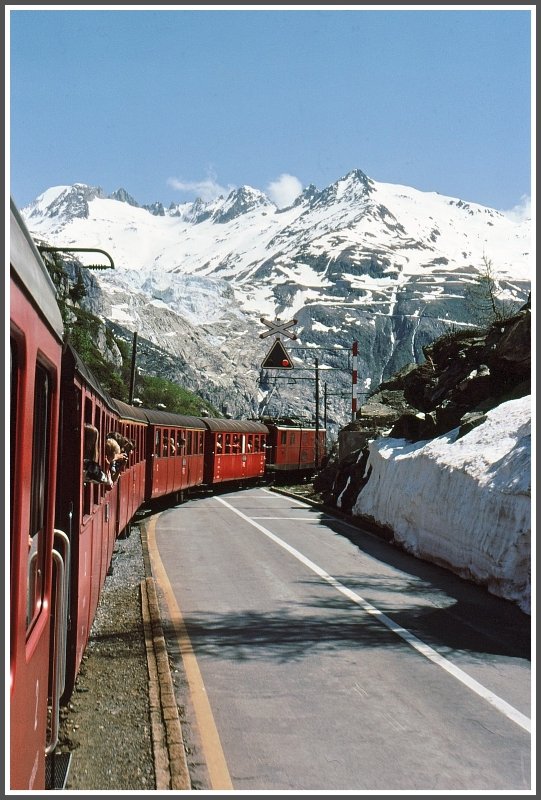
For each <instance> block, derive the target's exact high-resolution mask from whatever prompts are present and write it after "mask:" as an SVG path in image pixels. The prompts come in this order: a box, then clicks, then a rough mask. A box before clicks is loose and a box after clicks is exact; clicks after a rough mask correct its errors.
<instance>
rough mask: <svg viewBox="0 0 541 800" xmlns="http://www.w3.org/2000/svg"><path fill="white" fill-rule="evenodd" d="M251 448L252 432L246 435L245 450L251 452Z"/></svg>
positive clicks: (252, 442) (252, 445)
mask: <svg viewBox="0 0 541 800" xmlns="http://www.w3.org/2000/svg"><path fill="white" fill-rule="evenodd" d="M253 449H254V434H253V433H249V434H248V436H247V442H246V450H247V452H248V453H251V452H252V450H253Z"/></svg>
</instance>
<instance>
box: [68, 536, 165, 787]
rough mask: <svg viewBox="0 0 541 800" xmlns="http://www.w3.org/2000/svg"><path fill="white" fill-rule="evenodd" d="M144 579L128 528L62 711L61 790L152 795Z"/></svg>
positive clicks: (153, 746) (136, 542)
mask: <svg viewBox="0 0 541 800" xmlns="http://www.w3.org/2000/svg"><path fill="white" fill-rule="evenodd" d="M145 579H146V571H145V561H144V555H143V547H142V542H141V529H140V527H139V525H135V526H132V529H131V534H130V536H128V537H127V538H124V539H118V540H117V542H116V544H115V550H114V554H113V561H112V570H110V574H109V575H108V576H107V577H106V579H105V584H104V589H103V594H102V597H101V599H100V603H99V606H98V609H97V615H96V619H95V621H94V625H93V626H92V629H91V632H90V638H89V642H88V646H87V648H86V652H85V655H84V656H83V661H82V664H81V670H80V674H79V676H78V679H77V682H76V686H75V691H74V692H73V695H72V697H71V699H70V702H69V704H68V706H67V707H65V708H62V709H61V726H60V742H59V743H60V747H59V751H60V752H64V753H66V752H71V754H72V755H71V763H70V767H69V771H68V776H67V781H66V786H65V788H66V790H92V789H94V790H152V789H156V788H157V781H158V784H159V780H160V775H159V774H158V775H157V774H156V770H155V762H156V754H157V753H158V755H159V754H160V752H161V751H160V749H159V746H158V748H157V745H159V742H157V741H156V735H155V731H153V719H152V715H151V702H152V698H151V694H150V691H149V688H150V686H151V683H149V660H148V657H147V639H148V631H147V634H145V621H144V618H143V607H144V606H143V603H144V601H145V599H146V598H145V595H146V591H145V587H146V582H145ZM151 649H152V648H151ZM159 762H160V759H158V762H157V763H158V767H159Z"/></svg>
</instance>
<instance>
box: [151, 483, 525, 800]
mask: <svg viewBox="0 0 541 800" xmlns="http://www.w3.org/2000/svg"><path fill="white" fill-rule="evenodd" d="M149 548H150V555H151V561H152V569H153V574H154V575H155V577H156V579H157V582H158V586H159V591H160V593H161V596H162V601H161V605H162V606H163V612H162V616H163V618H164V627H165V628H166V630H167V631H168V634H167V639H168V650H169V653H170V659H171V660H172V662H173V670H174V675H175V676H176V683H177V685H178V686H179V687H180V692H181V702H182V703H183V705H184V712H185V721H184V725H185V730H186V731H187V734H186V735H187V737H188V745H187V746H188V748H189V756H190V757H189V762H190V764H191V769H192V770H193V776H192V780H193V784H194V786H196V787H197V788H200V789H207V790H238V791H242V790H244V791H253V790H262V791H263V790H266V791H302V790H312V791H340V790H342V791H366V792H369V791H380V792H383V791H404V792H407V791H410V792H414V791H416V790H418V791H422V790H425V791H430V790H432V791H438V792H444V791H461V792H466V791H483V790H484V791H489V790H492V791H498V790H500V791H522V792H527V791H528V790H529V789H531V784H532V779H531V733H530V727H531V725H530V713H531V688H530V687H531V682H530V675H531V669H530V668H531V664H530V618H529V617H528V616H527V615H525V614H523V613H522V612H521V611H520V610H519V609H518V608H517V607H516V606H514V604H512V603H509V602H508V601H504V600H501V599H500V598H496V597H493V596H491V595H489V594H488V593H487V592H486V591H485V590H484V589H483V588H481V587H478V586H475V585H473V584H470V583H468V582H467V581H463V580H461V579H460V578H458V577H457V576H455V575H453V574H451V573H449V572H448V571H446V570H444V569H442V568H440V567H438V566H436V565H433V564H429V563H426V562H423V561H421V560H419V559H416V558H414V557H413V556H410V555H408V554H406V553H404V552H402V551H400V550H398V549H396V548H395V547H393V546H392V545H390V544H388V543H386V542H384V541H382V540H380V539H378V538H377V537H376V536H374V535H372V534H370V533H367V532H363V531H359V530H358V529H357V528H355V527H354V526H352V525H349V524H348V523H347V522H345V521H343V520H339V519H336V518H333V517H330V516H328V515H327V514H325V513H323V512H322V511H321V510H318V509H316V508H314V507H313V506H309V505H306V504H305V503H303V502H300V501H299V500H296V499H293V498H291V497H287V496H284V495H281V494H278V493H275V492H272V491H270V490H269V489H265V488H254V489H249V490H242V491H237V492H230V493H227V494H221V495H214V496H212V497H211V496H207V497H201V498H197V499H194V500H190V501H189V502H186V503H184V504H181V505H178V506H176V507H174V508H171V509H168V510H166V511H163V512H161V513H160V514H158V515H156V516H155V517H153V519H152V523H151V525H150V526H149Z"/></svg>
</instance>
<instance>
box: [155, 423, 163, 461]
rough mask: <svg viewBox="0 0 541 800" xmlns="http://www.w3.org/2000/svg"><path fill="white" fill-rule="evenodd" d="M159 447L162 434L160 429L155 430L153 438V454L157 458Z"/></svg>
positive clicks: (159, 451)
mask: <svg viewBox="0 0 541 800" xmlns="http://www.w3.org/2000/svg"><path fill="white" fill-rule="evenodd" d="M161 445H162V432H161V430H160V428H156V432H155V438H154V453H155V455H157V456H159V455H160V453H161Z"/></svg>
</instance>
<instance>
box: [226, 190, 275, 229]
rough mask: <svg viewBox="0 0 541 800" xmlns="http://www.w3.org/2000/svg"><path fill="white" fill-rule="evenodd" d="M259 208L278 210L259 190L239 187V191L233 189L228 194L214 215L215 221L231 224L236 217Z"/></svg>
mask: <svg viewBox="0 0 541 800" xmlns="http://www.w3.org/2000/svg"><path fill="white" fill-rule="evenodd" d="M258 208H269V209H272V210H273V211H275V210H276V206H275V205H274V203H272V202H271V201H270V200H269V198H268V197H267V195H266V194H264V193H263V192H261V191H260V190H259V189H253V188H252V187H251V186H239V188H238V189H233V191H231V192H230V193H229V194H228V196H227V197H226V199H225V201H224V203H223V205H222V206H221V207H220V208H219V209H217V210H216V212H215V213H214V214H213V221H214V222H218V223H225V222H230V221H231V220H232V219H235V217H240V216H242V215H243V214H247V213H248V212H249V211H254V210H256V209H258Z"/></svg>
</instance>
